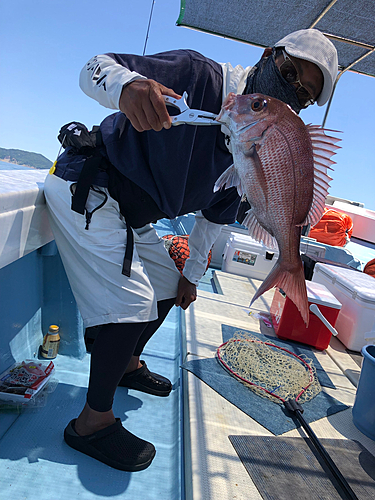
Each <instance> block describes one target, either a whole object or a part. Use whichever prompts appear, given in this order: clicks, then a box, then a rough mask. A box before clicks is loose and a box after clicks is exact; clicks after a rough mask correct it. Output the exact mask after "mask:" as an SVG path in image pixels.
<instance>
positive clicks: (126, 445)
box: [64, 418, 156, 472]
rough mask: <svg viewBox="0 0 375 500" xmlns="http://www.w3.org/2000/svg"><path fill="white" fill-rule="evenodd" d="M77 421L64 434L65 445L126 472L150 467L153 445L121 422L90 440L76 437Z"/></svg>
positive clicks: (86, 437) (101, 431) (117, 419)
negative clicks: (127, 428)
mask: <svg viewBox="0 0 375 500" xmlns="http://www.w3.org/2000/svg"><path fill="white" fill-rule="evenodd" d="M75 421H76V419H74V420H72V421H71V422H70V423H69V425H68V426H67V427H66V429H65V431H64V439H65V442H66V443H67V444H68V445H69V446H70V447H71V448H74V449H75V450H78V451H80V452H82V453H84V454H85V455H88V456H89V457H92V458H95V459H96V460H99V462H103V463H104V464H106V465H109V466H110V467H113V468H114V469H119V470H123V471H128V472H135V471H140V470H144V469H146V468H147V467H148V466H149V465H150V464H151V462H152V460H153V458H154V456H155V453H156V451H155V447H154V445H153V444H151V443H149V442H148V441H144V440H143V439H140V438H138V437H137V436H135V435H134V434H132V433H131V432H129V431H128V430H126V429H125V428H124V427H123V426H122V424H121V420H120V419H119V418H116V423H114V424H112V425H110V426H109V427H105V428H104V429H102V430H100V431H98V432H95V433H94V434H90V435H89V436H79V435H78V434H77V433H76V431H75V427H74V424H75Z"/></svg>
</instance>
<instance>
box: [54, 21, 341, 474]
mask: <svg viewBox="0 0 375 500" xmlns="http://www.w3.org/2000/svg"><path fill="white" fill-rule="evenodd" d="M337 67H338V66H337V53H336V49H335V48H334V46H333V45H332V43H331V42H330V41H329V40H327V39H326V38H325V37H324V36H323V35H322V34H321V33H320V32H319V31H317V30H301V31H298V32H295V33H292V34H290V35H288V36H287V37H285V38H284V39H282V40H280V42H278V43H277V44H276V46H275V47H274V48H273V49H271V48H269V49H266V50H265V51H264V54H263V57H262V59H261V60H260V61H259V63H258V64H257V65H256V67H255V68H250V67H248V68H246V69H243V68H242V67H241V66H237V67H235V68H233V67H232V66H231V65H230V64H229V63H228V64H222V65H220V64H218V63H216V62H214V61H212V60H210V59H207V58H205V57H204V56H202V55H201V54H199V53H197V52H194V51H189V50H176V51H171V52H166V53H162V54H156V55H154V56H146V57H141V56H136V55H129V54H128V55H124V54H123V55H120V54H107V55H102V56H96V57H94V58H93V59H91V60H90V61H89V62H88V63H87V65H86V66H85V67H84V68H83V70H82V72H81V77H80V85H81V88H82V89H83V90H84V92H86V93H87V94H88V95H89V96H91V97H93V98H94V99H96V100H97V101H98V102H99V103H101V104H102V105H103V106H106V107H108V108H112V109H116V110H119V112H116V113H114V114H112V115H110V116H108V117H107V118H106V119H105V120H104V121H103V122H102V124H101V125H100V134H97V144H98V146H97V148H96V149H95V151H94V153H92V151H91V152H90V153H87V150H85V149H84V148H83V149H81V150H79V151H77V150H75V149H74V147H73V148H72V147H67V148H66V150H65V152H64V153H63V154H62V155H61V157H60V158H59V160H58V162H57V165H56V170H55V171H54V174H55V175H50V176H48V178H47V179H46V183H45V194H46V199H47V204H48V206H49V212H50V220H51V225H52V228H53V231H54V235H55V239H56V243H57V245H58V248H59V251H60V254H61V257H62V260H63V263H64V266H65V269H66V272H67V275H68V278H69V281H70V284H71V287H72V290H73V293H74V295H75V297H76V300H77V304H78V307H79V309H80V312H81V314H82V317H83V320H84V325H85V327H86V328H89V327H94V326H97V325H102V326H101V328H100V329H99V334H98V336H97V338H96V340H95V342H94V344H93V348H92V354H91V370H90V382H89V388H88V394H87V403H86V405H85V407H84V409H83V410H82V413H81V414H80V415H79V417H78V418H77V419H74V420H73V421H72V422H70V424H69V425H68V427H67V428H66V429H65V434H64V437H65V440H66V442H67V443H68V444H69V445H70V446H72V447H73V448H75V449H77V450H80V451H82V452H83V453H86V454H87V455H90V456H92V457H94V458H96V459H98V460H100V461H102V462H104V463H106V464H108V465H110V466H112V467H115V468H118V469H121V470H127V471H135V470H142V469H144V468H146V467H148V466H149V465H150V463H151V461H152V459H153V457H154V455H155V449H154V446H153V445H152V444H151V443H148V442H146V441H144V440H142V439H140V438H138V437H136V436H134V435H133V434H131V433H130V432H128V431H127V430H126V429H124V428H123V427H122V425H121V422H120V420H119V419H117V420H116V419H115V416H114V414H113V412H112V401H113V396H114V393H115V390H116V387H117V386H118V385H123V386H126V387H132V388H135V389H138V390H141V391H144V392H148V393H151V394H155V395H159V396H167V395H168V394H169V392H170V391H171V384H170V382H169V381H168V380H167V379H165V378H164V377H161V376H160V375H156V374H154V373H151V372H150V371H149V370H148V368H147V367H146V365H145V363H144V362H143V361H141V360H140V354H141V352H142V350H143V348H144V345H145V344H146V342H147V341H148V340H149V338H150V337H151V336H152V334H153V333H154V332H155V331H156V330H157V328H158V327H159V326H160V324H161V323H162V321H163V320H164V318H165V317H166V315H167V313H168V311H169V310H170V308H171V307H172V305H173V304H175V305H176V306H181V307H182V308H183V309H186V308H187V307H188V306H189V304H190V303H191V302H192V301H194V300H195V299H196V286H197V284H198V282H199V279H200V278H201V277H202V275H203V273H204V271H205V268H206V262H207V255H208V252H209V250H210V248H211V246H212V244H213V243H214V241H215V240H216V238H217V236H218V235H219V233H220V230H221V227H222V225H223V224H227V223H232V222H234V220H235V216H236V213H237V210H238V206H239V202H240V199H239V197H238V194H237V191H236V190H235V189H234V188H232V189H228V190H225V191H223V192H218V193H213V185H214V183H215V181H216V180H217V178H218V177H219V176H220V175H221V174H222V172H224V171H225V170H226V169H227V168H228V167H229V166H230V165H231V163H232V161H233V160H232V156H231V153H230V151H229V149H228V148H230V144H229V142H230V141H228V139H229V138H228V137H227V136H226V135H225V134H226V130H225V128H223V129H222V130H221V128H220V126H212V127H199V126H198V127H196V126H190V125H181V126H179V127H171V118H170V115H169V113H168V111H167V109H166V106H165V103H164V99H163V98H162V96H163V95H167V96H171V97H174V98H178V97H180V96H181V95H182V93H183V92H184V91H186V92H187V93H188V104H189V106H190V107H191V108H194V109H202V110H204V111H210V112H213V113H219V111H220V108H221V104H222V101H223V99H224V98H225V96H226V95H227V94H228V93H229V92H235V93H237V94H241V93H246V94H248V93H255V92H259V93H263V94H266V95H270V96H272V97H275V98H278V99H280V100H283V101H284V102H287V103H288V104H289V105H290V106H291V107H292V108H293V109H294V111H295V112H297V113H298V112H299V111H300V110H301V109H303V108H304V107H306V106H308V105H310V104H312V103H313V102H315V101H317V102H318V104H319V105H323V104H324V103H325V102H326V101H327V100H328V98H329V96H330V95H331V92H332V88H333V83H334V80H335V77H336V73H337ZM74 127H75V125H74V124H73V125H70V126H69V127H67V129H70V131H73V135H74V134H75V135H76V136H80V134H81V131H80V130H78V129H76V128H74ZM67 129H65V130H67ZM65 139H66V136H64V137H63V138H62V141H63V142H64V141H65ZM85 151H86V152H85ZM85 155H86V156H85ZM87 156H88V157H89V160H90V161H91V162H92V163H90V162H89V160H87V161H86V162H85V159H86V157H87ZM98 158H104V160H103V164H100V165H102V166H103V165H105V169H104V170H103V168H102V169H101V168H99V169H98V170H97V175H96V174H95V175H96V176H95V179H94V181H93V182H91V181H90V182H91V184H92V185H91V189H90V190H89V192H88V196H87V200H86V195H87V193H86V195H85V196H84V200H83V201H84V209H82V207H81V209H77V208H76V202H77V197H78V198H79V197H81V198H82V192H84V191H85V190H84V189H82V185H83V184H84V182H85V178H86V184H87V175H89V176H90V172H87V170H89V169H87V168H85V165H86V167H87V165H91V164H92V165H94V164H95V161H96V160H97V159H98ZM96 165H98V162H97V163H96ZM91 174H92V172H91ZM86 187H87V186H86ZM88 187H90V185H89V186H88ZM87 191H88V189H87ZM72 196H73V203H72V208H73V210H72V209H71V202H72ZM78 202H79V199H78ZM81 202H82V199H81ZM78 204H79V203H78ZM192 211H195V212H197V215H196V222H195V225H194V228H193V230H192V232H191V235H190V238H189V247H190V258H189V259H188V260H187V262H186V265H185V268H184V275H183V276H182V277H181V276H180V274H179V272H178V271H177V270H176V268H175V267H174V264H173V261H172V259H170V257H169V256H168V254H167V253H166V251H165V249H164V245H163V243H162V241H161V240H160V238H159V237H158V236H157V234H156V232H155V230H154V229H153V227H152V225H151V222H153V221H155V220H157V219H160V218H163V217H167V218H174V217H176V216H178V215H182V214H186V213H188V212H192ZM132 238H134V250H133V242H132ZM125 246H126V251H125ZM132 250H133V255H132V256H130V253H131V251H132ZM124 253H125V259H124ZM113 346H116V348H115V349H113Z"/></svg>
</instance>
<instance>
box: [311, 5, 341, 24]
mask: <svg viewBox="0 0 375 500" xmlns="http://www.w3.org/2000/svg"><path fill="white" fill-rule="evenodd" d="M336 2H337V0H331V2H330V3H329V4H328V5H327V7H326V8H325V9H324V10H323V11H322V12H321V13H320V14H319V16H318V17H317V18H316V19H315V21H313V22H312V23H311V24H310V26H309V28H310V29H311V28H313V27H314V26H316V25H317V24H318V22H319V21H320V20H321V19H322V18H323V17H324V16H325V15H326V14H327V12H328V11H329V10H330V9H331V7H333V6H334V5H335V3H336Z"/></svg>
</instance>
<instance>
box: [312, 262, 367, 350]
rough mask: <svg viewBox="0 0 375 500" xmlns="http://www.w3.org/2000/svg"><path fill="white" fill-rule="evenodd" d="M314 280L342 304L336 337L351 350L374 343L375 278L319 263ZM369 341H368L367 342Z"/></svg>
mask: <svg viewBox="0 0 375 500" xmlns="http://www.w3.org/2000/svg"><path fill="white" fill-rule="evenodd" d="M312 281H315V282H317V283H321V284H323V285H325V286H326V287H327V288H328V290H329V291H330V292H331V293H332V294H333V295H334V296H335V297H336V298H337V300H338V301H339V302H341V304H342V308H341V311H340V313H339V315H338V317H337V321H336V324H335V328H336V330H337V331H338V336H337V338H338V339H339V340H340V341H341V342H342V343H343V344H344V345H345V346H346V347H347V348H348V349H351V350H352V351H358V352H359V351H360V350H361V349H362V347H363V346H365V345H367V344H369V343H371V342H370V341H369V337H373V336H374V333H373V332H374V329H375V279H374V278H373V277H372V276H369V275H368V274H364V273H360V272H358V271H356V270H351V269H345V268H342V267H337V266H330V265H328V264H320V263H317V264H316V265H315V268H314V275H313V278H312ZM366 339H367V340H366Z"/></svg>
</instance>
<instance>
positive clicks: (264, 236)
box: [242, 209, 278, 250]
mask: <svg viewBox="0 0 375 500" xmlns="http://www.w3.org/2000/svg"><path fill="white" fill-rule="evenodd" d="M242 224H243V225H244V226H246V227H247V228H248V230H249V236H251V237H252V238H254V240H256V241H262V242H263V244H264V245H265V246H266V247H267V248H270V249H273V250H277V249H278V245H277V241H276V238H274V237H273V236H272V235H271V234H270V233H269V232H268V231H267V230H266V229H264V227H263V226H261V225H260V223H259V222H258V219H257V218H256V216H255V214H254V212H253V210H252V209H250V210H248V211H247V212H246V217H245V218H244V220H243V222H242Z"/></svg>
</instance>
